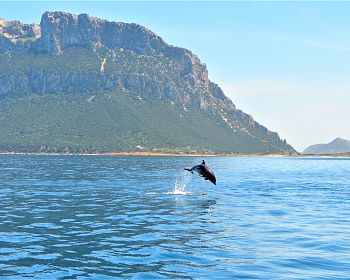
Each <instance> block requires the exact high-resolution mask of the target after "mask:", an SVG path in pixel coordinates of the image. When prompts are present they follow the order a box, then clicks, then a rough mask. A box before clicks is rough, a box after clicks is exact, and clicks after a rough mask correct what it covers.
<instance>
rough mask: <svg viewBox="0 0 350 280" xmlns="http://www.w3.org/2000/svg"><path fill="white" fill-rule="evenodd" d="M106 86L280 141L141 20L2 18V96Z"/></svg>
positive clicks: (54, 15) (56, 15)
mask: <svg viewBox="0 0 350 280" xmlns="http://www.w3.org/2000/svg"><path fill="white" fill-rule="evenodd" d="M112 90H126V91H128V92H133V93H134V94H137V95H138V96H139V97H140V98H141V99H144V98H146V99H157V98H167V99H168V100H171V102H173V103H174V104H175V105H176V106H179V107H181V108H183V110H184V111H185V112H186V110H188V108H191V107H195V108H198V109H199V110H201V111H203V112H207V113H209V114H212V115H214V116H216V117H218V118H219V119H220V120H221V121H223V122H224V124H225V125H226V126H227V127H228V128H229V129H230V130H233V131H234V132H235V133H240V134H244V135H246V136H247V137H253V138H255V139H256V141H260V142H261V143H267V142H269V141H270V140H271V139H273V142H276V143H277V144H278V143H279V144H281V143H282V141H281V140H280V139H279V137H278V135H277V133H274V132H270V131H268V130H267V129H266V128H265V127H263V126H261V125H260V124H258V123H257V122H255V121H254V120H253V118H252V117H251V116H250V115H247V114H245V113H244V112H242V111H240V110H237V109H236V107H235V105H234V104H233V103H232V101H231V100H230V99H228V98H227V97H226V96H225V95H224V93H223V91H222V90H221V89H220V87H219V86H218V85H217V84H215V83H213V82H211V81H210V80H209V79H208V71H207V68H206V66H205V64H203V63H201V61H200V60H199V58H198V57H197V56H196V55H194V54H193V53H192V52H190V51H189V50H187V49H184V48H179V47H174V46H171V45H168V44H167V43H165V42H164V41H163V40H162V39H161V38H160V37H159V36H157V35H156V34H155V33H153V32H152V31H150V30H148V29H147V28H145V27H143V26H141V25H138V24H127V23H120V22H109V21H106V20H102V19H98V18H95V17H91V16H88V15H86V14H81V15H73V14H69V13H64V12H46V13H44V14H43V16H42V19H41V23H40V26H39V25H36V24H30V25H26V24H21V23H20V22H18V21H4V20H2V21H0V99H1V98H6V97H20V96H27V95H31V94H36V95H44V94H61V93H91V92H107V91H112ZM273 145H275V144H273ZM277 146H278V145H277ZM277 146H276V147H277ZM282 146H284V147H285V148H281V151H282V150H283V149H286V150H288V151H291V152H294V150H293V148H292V147H290V146H289V145H287V144H286V143H282ZM279 149H280V148H276V151H278V150H279Z"/></svg>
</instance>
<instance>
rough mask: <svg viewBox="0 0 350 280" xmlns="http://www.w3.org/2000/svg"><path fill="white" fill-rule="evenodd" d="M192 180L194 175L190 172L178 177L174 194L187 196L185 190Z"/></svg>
mask: <svg viewBox="0 0 350 280" xmlns="http://www.w3.org/2000/svg"><path fill="white" fill-rule="evenodd" d="M191 179H192V174H191V173H190V172H184V173H182V175H181V176H178V177H176V178H175V185H174V190H173V194H183V195H186V194H187V193H186V192H185V188H186V186H187V184H188V182H189V181H190V180H191Z"/></svg>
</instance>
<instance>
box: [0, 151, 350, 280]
mask: <svg viewBox="0 0 350 280" xmlns="http://www.w3.org/2000/svg"><path fill="white" fill-rule="evenodd" d="M201 160H202V158H196V157H113V156H29V155H1V156H0V278H1V279H28V277H29V278H34V279H118V278H119V279H350V160H349V159H332V158H330V159H320V158H264V157H233V158H230V157H208V158H206V162H207V164H208V165H209V166H210V167H211V168H212V169H213V171H214V172H215V174H216V177H217V186H214V185H212V184H211V183H210V182H208V181H204V180H203V179H202V178H199V177H198V176H195V175H193V177H192V175H190V173H186V172H185V171H183V168H184V167H191V166H193V165H196V164H198V163H200V162H201Z"/></svg>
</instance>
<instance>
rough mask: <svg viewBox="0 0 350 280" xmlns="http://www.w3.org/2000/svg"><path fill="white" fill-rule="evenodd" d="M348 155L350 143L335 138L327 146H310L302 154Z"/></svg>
mask: <svg viewBox="0 0 350 280" xmlns="http://www.w3.org/2000/svg"><path fill="white" fill-rule="evenodd" d="M342 153H350V141H349V140H345V139H341V138H336V139H335V140H333V141H332V142H330V143H328V144H317V145H311V146H309V147H308V148H306V149H305V151H304V152H303V154H317V155H321V154H342Z"/></svg>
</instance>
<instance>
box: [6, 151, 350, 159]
mask: <svg viewBox="0 0 350 280" xmlns="http://www.w3.org/2000/svg"><path fill="white" fill-rule="evenodd" d="M0 155H32V156H140V157H143V156H158V157H290V158H298V157H302V158H315V157H317V158H350V154H325V155H316V154H315V155H313V154H307V155H303V154H294V155H288V154H179V153H154V152H108V153H47V152H0Z"/></svg>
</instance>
